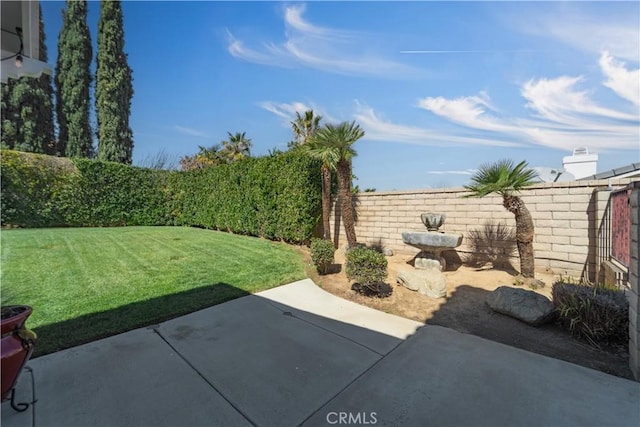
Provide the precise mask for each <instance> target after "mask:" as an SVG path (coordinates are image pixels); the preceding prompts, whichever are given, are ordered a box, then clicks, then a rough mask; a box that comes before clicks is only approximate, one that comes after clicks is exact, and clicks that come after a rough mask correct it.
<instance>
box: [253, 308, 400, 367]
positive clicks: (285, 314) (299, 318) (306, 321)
mask: <svg viewBox="0 0 640 427" xmlns="http://www.w3.org/2000/svg"><path fill="white" fill-rule="evenodd" d="M261 301H262V302H264V303H265V304H268V305H270V306H272V307H274V308H275V309H276V310H278V311H280V312H281V313H282V314H283V315H284V316H288V317H292V318H294V319H296V320H299V321H301V322H304V323H306V324H308V325H310V326H313V327H314V328H318V329H321V330H323V331H325V332H328V333H330V334H333V335H336V336H338V337H340V338H342V339H345V340H347V341H349V342H351V343H353V344H356V345H358V346H360V347H362V348H365V349H367V350H369V351H370V352H372V353H375V354H377V355H378V356H380V357H381V358H382V357H384V356H385V354H383V353H380V352H379V351H376V350H374V349H372V348H371V347H369V346H366V345H364V344H362V343H359V342H358V341H355V340H353V339H351V338H349V337H347V336H344V335H342V334H339V333H337V332H336V331H332V330H331V329H327V328H325V327H323V326H320V325H318V324H316V323H313V322H312V321H310V320H306V319H303V318H302V317H299V316H296V314H295V313H292V312H291V311H288V310H283V309H281V308H280V307H278V306H277V305H276V304H275V303H273V302H271V301H268V300H265V299H261ZM395 348H396V347H394V348H393V349H391V350H390V351H389V353H391V351H393V350H395ZM389 353H386V354H389Z"/></svg>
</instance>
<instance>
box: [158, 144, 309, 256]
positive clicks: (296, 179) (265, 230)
mask: <svg viewBox="0 0 640 427" xmlns="http://www.w3.org/2000/svg"><path fill="white" fill-rule="evenodd" d="M319 171H320V164H319V163H318V162H317V161H315V160H312V159H310V158H308V157H306V156H304V155H301V154H298V153H284V154H280V155H277V156H269V157H259V158H249V159H245V160H243V161H240V162H237V163H233V164H229V165H221V166H216V167H211V168H205V169H198V170H193V171H188V172H180V173H174V174H172V175H171V176H170V178H169V180H170V184H169V188H170V189H171V191H172V192H173V194H172V209H171V216H172V217H173V218H175V220H176V223H178V224H183V225H191V226H198V227H205V228H213V229H217V230H223V231H230V232H233V233H239V234H248V235H252V236H261V237H265V238H268V239H281V240H285V241H290V242H298V243H299V242H304V241H307V240H308V239H309V238H310V237H311V235H312V233H313V231H314V229H315V227H316V226H317V224H318V221H319V219H320V216H321V181H320V172H319Z"/></svg>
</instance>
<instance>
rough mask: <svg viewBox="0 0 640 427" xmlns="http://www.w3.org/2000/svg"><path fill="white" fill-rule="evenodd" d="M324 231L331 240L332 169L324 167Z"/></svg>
mask: <svg viewBox="0 0 640 427" xmlns="http://www.w3.org/2000/svg"><path fill="white" fill-rule="evenodd" d="M321 172H322V229H323V234H324V238H325V239H327V240H331V223H330V221H329V220H330V217H331V169H330V168H329V167H328V166H325V165H322V169H321Z"/></svg>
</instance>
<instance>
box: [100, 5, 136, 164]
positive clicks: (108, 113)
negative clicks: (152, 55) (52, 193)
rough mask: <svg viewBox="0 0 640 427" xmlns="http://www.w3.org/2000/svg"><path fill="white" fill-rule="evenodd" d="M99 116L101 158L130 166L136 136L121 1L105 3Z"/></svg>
mask: <svg viewBox="0 0 640 427" xmlns="http://www.w3.org/2000/svg"><path fill="white" fill-rule="evenodd" d="M96 62H97V66H96V115H97V118H98V158H99V159H101V160H108V161H112V162H119V163H127V164H131V155H132V152H133V133H132V132H131V128H130V127H129V115H130V112H131V98H132V97H133V84H132V75H131V74H132V73H131V68H130V67H129V65H128V64H127V54H126V53H124V30H123V25H122V6H121V4H120V1H104V0H103V1H102V2H101V4H100V21H99V22H98V54H97V59H96Z"/></svg>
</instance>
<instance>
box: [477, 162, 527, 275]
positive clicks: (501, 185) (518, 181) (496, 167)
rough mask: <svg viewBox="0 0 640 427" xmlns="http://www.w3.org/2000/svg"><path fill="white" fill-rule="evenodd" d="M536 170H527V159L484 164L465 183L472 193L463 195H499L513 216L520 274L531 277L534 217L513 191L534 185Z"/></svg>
mask: <svg viewBox="0 0 640 427" xmlns="http://www.w3.org/2000/svg"><path fill="white" fill-rule="evenodd" d="M537 176H538V175H537V173H536V172H535V171H534V170H532V169H529V167H528V164H527V162H526V161H522V162H520V163H518V164H517V165H515V166H514V164H513V161H511V160H500V161H498V162H496V163H485V164H483V165H481V166H480V168H479V169H478V171H477V172H476V173H475V174H474V175H473V176H472V177H471V181H472V184H471V185H468V186H465V188H466V189H467V190H469V191H471V194H469V195H467V196H465V197H484V196H487V195H489V194H491V193H497V194H499V195H501V196H502V206H504V207H505V209H506V210H508V211H509V212H511V213H512V214H514V215H515V217H516V243H517V245H518V253H519V254H520V274H522V276H524V277H526V278H532V279H533V278H534V256H533V232H534V230H533V219H532V218H531V214H530V213H529V210H528V209H527V207H526V206H525V204H524V202H523V201H522V199H520V197H518V196H516V195H515V194H514V193H516V192H519V191H520V190H521V189H523V188H524V187H526V186H528V185H531V184H535V183H536V182H537V181H536V178H537Z"/></svg>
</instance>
